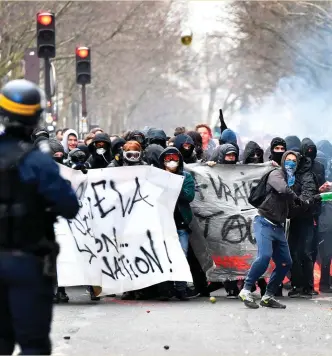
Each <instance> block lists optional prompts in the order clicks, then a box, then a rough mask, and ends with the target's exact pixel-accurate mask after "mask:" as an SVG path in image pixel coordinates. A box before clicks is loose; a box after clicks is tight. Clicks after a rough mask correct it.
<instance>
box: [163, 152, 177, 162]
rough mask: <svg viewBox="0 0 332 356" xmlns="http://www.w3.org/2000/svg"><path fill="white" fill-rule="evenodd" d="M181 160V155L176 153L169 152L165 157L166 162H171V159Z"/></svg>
mask: <svg viewBox="0 0 332 356" xmlns="http://www.w3.org/2000/svg"><path fill="white" fill-rule="evenodd" d="M179 160H180V157H179V155H178V154H176V153H169V154H167V155H165V157H164V161H165V162H170V161H175V162H178V161H179Z"/></svg>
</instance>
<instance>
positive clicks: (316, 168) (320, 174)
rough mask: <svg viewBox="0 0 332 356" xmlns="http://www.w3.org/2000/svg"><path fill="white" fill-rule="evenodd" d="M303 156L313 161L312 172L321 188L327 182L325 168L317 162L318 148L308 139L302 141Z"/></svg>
mask: <svg viewBox="0 0 332 356" xmlns="http://www.w3.org/2000/svg"><path fill="white" fill-rule="evenodd" d="M301 154H302V156H305V157H308V158H310V159H311V167H312V172H313V173H314V175H315V176H316V179H317V183H318V186H319V187H321V186H322V185H323V184H324V183H325V182H326V179H325V168H324V165H323V164H321V163H320V162H319V161H317V160H316V157H317V146H316V145H315V144H314V142H313V141H312V140H311V139H310V138H307V137H306V138H304V139H303V140H302V144H301Z"/></svg>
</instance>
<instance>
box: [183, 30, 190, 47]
mask: <svg viewBox="0 0 332 356" xmlns="http://www.w3.org/2000/svg"><path fill="white" fill-rule="evenodd" d="M192 40H193V32H192V31H191V30H190V29H186V30H183V31H182V33H181V42H182V44H183V45H185V46H189V45H190V44H191V42H192Z"/></svg>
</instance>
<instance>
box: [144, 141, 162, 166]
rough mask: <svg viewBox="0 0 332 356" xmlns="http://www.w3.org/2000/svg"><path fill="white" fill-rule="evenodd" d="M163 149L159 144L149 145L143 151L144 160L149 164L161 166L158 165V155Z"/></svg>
mask: <svg viewBox="0 0 332 356" xmlns="http://www.w3.org/2000/svg"><path fill="white" fill-rule="evenodd" d="M163 151H164V149H163V148H162V147H161V146H159V145H155V144H151V145H149V146H148V147H147V148H146V149H145V151H144V161H145V162H146V163H147V164H148V165H150V166H151V165H152V166H154V167H156V168H161V167H160V165H159V156H160V155H161V153H162V152H163Z"/></svg>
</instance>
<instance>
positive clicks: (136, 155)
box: [123, 151, 141, 162]
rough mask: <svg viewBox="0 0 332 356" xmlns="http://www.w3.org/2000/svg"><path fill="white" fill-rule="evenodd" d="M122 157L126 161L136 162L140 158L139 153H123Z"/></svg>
mask: <svg viewBox="0 0 332 356" xmlns="http://www.w3.org/2000/svg"><path fill="white" fill-rule="evenodd" d="M123 157H124V158H125V159H126V160H128V161H133V162H135V161H138V160H139V159H140V157H141V152H139V151H123Z"/></svg>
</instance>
